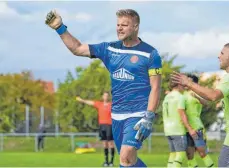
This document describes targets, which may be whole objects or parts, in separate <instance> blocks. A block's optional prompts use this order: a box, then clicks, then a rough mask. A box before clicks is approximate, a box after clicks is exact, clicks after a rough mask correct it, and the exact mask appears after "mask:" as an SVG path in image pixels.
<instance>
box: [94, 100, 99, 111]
mask: <svg viewBox="0 0 229 168" xmlns="http://www.w3.org/2000/svg"><path fill="white" fill-rule="evenodd" d="M94 107H95V108H97V109H98V108H99V101H94Z"/></svg>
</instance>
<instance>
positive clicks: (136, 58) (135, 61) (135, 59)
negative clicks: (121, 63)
mask: <svg viewBox="0 0 229 168" xmlns="http://www.w3.org/2000/svg"><path fill="white" fill-rule="evenodd" d="M130 62H132V63H133V64H135V63H137V62H138V56H137V55H133V56H132V57H131V58H130Z"/></svg>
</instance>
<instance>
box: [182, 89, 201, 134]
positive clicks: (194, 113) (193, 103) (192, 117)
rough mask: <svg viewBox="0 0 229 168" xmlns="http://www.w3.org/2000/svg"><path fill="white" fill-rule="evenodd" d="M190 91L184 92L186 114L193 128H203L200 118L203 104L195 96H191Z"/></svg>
mask: <svg viewBox="0 0 229 168" xmlns="http://www.w3.org/2000/svg"><path fill="white" fill-rule="evenodd" d="M192 93H193V92H192V91H189V92H185V93H184V96H185V99H186V115H187V117H188V122H189V124H190V126H191V127H192V128H193V129H195V130H198V129H201V128H204V125H203V123H202V121H201V119H200V114H201V112H202V107H203V106H202V104H201V103H200V101H199V100H198V99H197V98H195V97H193V96H192Z"/></svg>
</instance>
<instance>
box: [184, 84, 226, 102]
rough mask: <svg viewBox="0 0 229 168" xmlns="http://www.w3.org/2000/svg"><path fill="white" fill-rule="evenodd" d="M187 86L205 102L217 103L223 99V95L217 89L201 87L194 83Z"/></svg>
mask: <svg viewBox="0 0 229 168" xmlns="http://www.w3.org/2000/svg"><path fill="white" fill-rule="evenodd" d="M187 86H188V87H189V88H190V89H191V90H192V91H194V92H195V93H196V94H198V95H200V96H201V97H203V98H204V99H206V100H210V101H217V100H220V99H222V98H223V93H222V92H221V91H220V90H218V89H211V88H207V87H203V86H200V85H198V84H197V83H194V82H189V83H188V85H187Z"/></svg>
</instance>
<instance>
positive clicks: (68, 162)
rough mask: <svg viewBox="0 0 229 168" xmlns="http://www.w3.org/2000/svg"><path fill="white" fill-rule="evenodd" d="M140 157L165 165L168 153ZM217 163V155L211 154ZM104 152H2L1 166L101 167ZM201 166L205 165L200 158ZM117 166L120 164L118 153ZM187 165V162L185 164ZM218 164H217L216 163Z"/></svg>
mask: <svg viewBox="0 0 229 168" xmlns="http://www.w3.org/2000/svg"><path fill="white" fill-rule="evenodd" d="M139 156H140V158H141V159H142V160H143V161H144V162H145V163H146V164H147V166H150V167H165V166H166V164H167V158H168V154H140V155H139ZM211 157H212V158H213V160H214V163H215V164H216V163H217V155H216V154H214V155H211ZM103 158H104V157H103V154H102V153H94V154H74V153H29V152H27V153H7V152H6V153H0V159H1V161H0V166H1V167H3V166H4V167H16V166H17V167H100V166H101V164H102V162H103ZM198 163H199V166H204V165H203V163H202V161H201V160H199V159H198ZM115 166H119V162H118V155H116V158H115ZM184 166H186V163H185V164H184ZM215 166H216V165H215Z"/></svg>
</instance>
